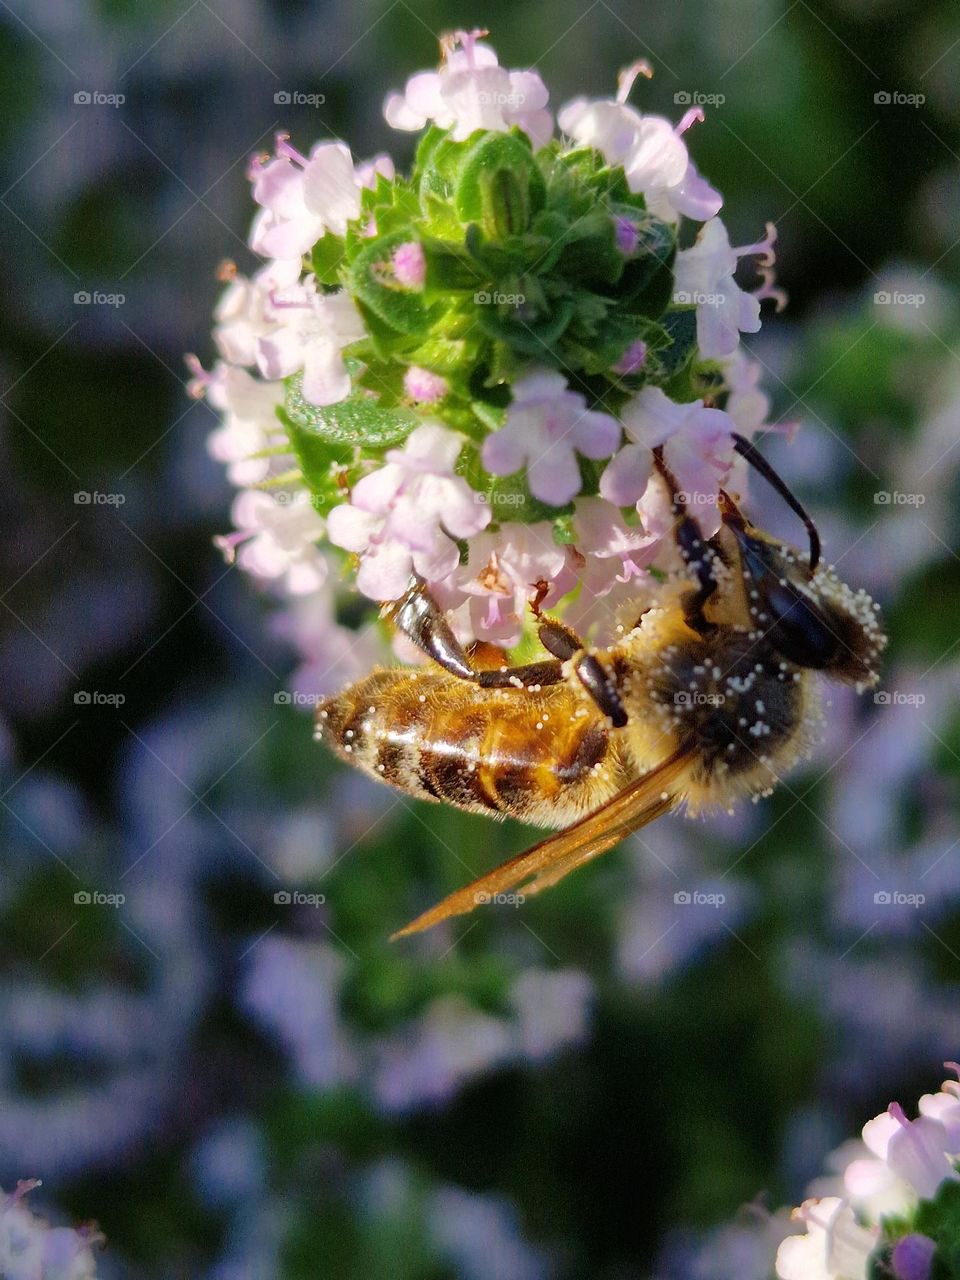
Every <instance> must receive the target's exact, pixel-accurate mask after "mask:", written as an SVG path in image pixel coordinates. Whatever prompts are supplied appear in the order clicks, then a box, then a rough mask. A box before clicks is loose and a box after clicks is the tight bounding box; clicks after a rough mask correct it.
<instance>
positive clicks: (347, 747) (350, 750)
mask: <svg viewBox="0 0 960 1280" xmlns="http://www.w3.org/2000/svg"><path fill="white" fill-rule="evenodd" d="M343 749H344V751H345V752H346V753H347V755H351V754H352V752H353V747H351V745H350V743H349V742H348V743H347V745H346V746H345V747H344V748H343Z"/></svg>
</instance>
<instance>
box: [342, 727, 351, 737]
mask: <svg viewBox="0 0 960 1280" xmlns="http://www.w3.org/2000/svg"><path fill="white" fill-rule="evenodd" d="M343 736H344V737H345V738H352V737H353V730H352V729H348V730H347V732H346V733H345V734H344V735H343Z"/></svg>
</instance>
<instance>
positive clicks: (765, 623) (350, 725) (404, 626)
mask: <svg viewBox="0 0 960 1280" xmlns="http://www.w3.org/2000/svg"><path fill="white" fill-rule="evenodd" d="M734 440H735V447H736V449H737V450H738V452H739V453H740V454H741V455H742V456H743V457H744V458H746V460H747V461H748V462H749V463H750V464H752V465H753V466H754V467H755V468H756V469H757V470H758V471H760V472H761V474H762V475H764V476H765V478H766V479H767V480H768V481H769V482H770V483H771V484H773V485H774V487H775V488H776V489H777V491H778V492H779V493H780V494H781V496H782V497H784V499H785V500H786V501H787V502H788V503H789V504H790V506H791V507H792V508H793V510H794V511H795V512H796V513H797V514H798V515H799V516H800V517H801V518H802V519H803V521H804V523H805V525H806V528H807V532H808V536H809V544H810V549H809V554H807V555H804V554H802V553H801V552H799V551H797V550H796V549H795V548H793V547H790V546H788V545H785V544H783V543H781V542H779V541H778V540H776V539H774V538H771V537H770V536H769V535H768V534H766V533H764V532H763V531H762V530H761V529H759V528H757V527H755V526H753V525H752V524H750V522H749V521H748V520H747V519H746V517H745V516H744V515H743V513H742V512H741V511H740V509H739V507H738V506H737V504H736V503H735V502H734V501H733V499H732V498H731V497H730V496H729V494H727V493H725V492H723V491H721V493H720V514H721V527H720V531H719V533H718V534H717V535H716V536H714V537H713V538H711V539H704V538H703V537H702V535H701V531H700V527H699V525H698V524H697V522H696V520H695V519H694V518H693V517H692V516H691V515H690V514H689V513H688V511H687V509H686V507H685V505H684V503H683V502H682V501H681V500H680V499H679V497H678V495H677V484H676V481H675V480H674V478H673V476H672V475H671V474H670V472H669V470H668V469H667V468H666V466H665V465H664V462H663V458H662V456H661V455H660V454H659V453H658V452H656V451H655V462H656V465H657V469H658V471H659V474H660V478H661V480H662V482H663V483H664V484H665V485H666V486H667V488H668V490H669V492H670V493H671V494H672V495H673V496H672V502H673V513H674V518H675V523H674V539H675V542H676V546H677V548H678V550H679V565H680V568H679V569H678V570H677V571H676V572H675V573H673V574H672V575H670V576H669V577H668V579H667V581H666V582H665V583H664V584H663V587H662V589H661V592H660V594H659V595H658V597H657V603H656V604H655V605H653V606H652V607H647V608H645V609H644V611H643V613H642V614H641V616H640V617H639V618H638V619H637V621H636V624H635V625H634V626H633V627H632V628H631V629H630V630H628V631H626V632H625V633H624V634H623V635H622V636H621V638H620V639H618V640H617V642H616V643H614V644H613V645H611V646H610V647H608V648H604V649H596V650H592V649H590V648H588V647H587V646H586V645H585V644H584V643H583V641H581V639H580V638H579V637H578V636H577V635H576V634H575V633H574V632H573V631H572V630H571V629H570V628H569V627H567V626H566V625H564V624H563V623H562V622H560V621H558V620H556V619H553V618H549V617H547V616H545V615H542V614H541V613H540V611H539V603H538V601H539V599H542V595H540V594H539V593H538V596H536V597H535V598H534V599H533V600H532V602H531V607H532V608H533V609H534V612H535V614H536V616H537V621H538V623H539V631H538V634H539V637H540V641H541V643H542V644H543V647H544V648H545V650H546V651H547V652H548V653H549V654H550V655H551V656H550V657H549V658H547V659H545V660H543V661H540V662H534V663H531V664H529V665H526V666H519V667H513V668H511V667H509V666H506V665H505V655H504V654H503V652H502V651H501V650H498V649H493V647H492V646H483V645H479V646H475V647H474V648H473V649H472V650H470V651H469V652H468V651H465V650H464V649H463V647H462V646H461V645H460V644H459V642H458V641H457V639H456V638H455V636H454V635H453V632H452V630H451V628H450V625H449V623H448V622H447V620H446V618H445V617H444V615H443V613H442V612H441V610H440V609H439V608H438V606H437V605H436V603H435V602H434V601H433V600H432V598H431V597H430V595H429V593H428V592H427V590H426V588H425V584H424V583H423V582H422V581H419V580H414V581H413V582H412V584H411V586H410V589H409V590H408V591H407V593H406V595H405V596H404V597H403V598H402V599H401V600H400V601H398V602H396V603H395V604H394V605H392V606H389V607H388V614H389V616H390V618H391V619H392V621H393V623H394V625H395V626H396V627H397V628H398V629H400V630H401V631H403V632H404V633H405V634H406V635H407V636H408V637H410V638H411V639H412V640H413V641H415V643H416V644H417V645H418V646H419V647H420V648H421V649H422V650H423V652H424V653H425V654H426V655H427V656H428V657H429V658H430V659H432V661H430V662H428V663H427V664H426V665H424V666H423V667H420V668H413V669H411V668H385V669H378V670H375V671H374V672H373V673H372V674H371V675H369V676H367V677H366V678H365V679H363V680H360V681H358V682H357V683H356V684H353V685H351V686H350V687H349V688H347V689H345V690H344V691H343V692H342V693H340V694H339V695H338V696H336V697H333V698H330V699H328V700H326V701H325V702H324V703H323V704H322V705H321V706H320V707H319V708H318V710H317V720H316V736H317V737H318V738H320V739H322V740H323V741H325V742H327V743H329V744H330V746H331V747H332V748H333V749H334V751H335V752H336V753H337V754H338V755H339V756H340V757H341V758H342V759H344V760H345V761H347V762H348V763H350V764H352V765H354V766H355V767H356V768H358V769H361V770H362V771H363V772H364V773H367V774H369V775H370V776H371V777H373V778H377V779H379V780H380V781H382V782H386V783H389V784H390V785H391V786H393V787H396V788H398V789H399V790H400V791H403V792H405V793H406V794H407V795H412V796H416V797H418V798H421V799H425V800H432V801H435V802H443V803H446V804H452V805H455V806H456V807H458V808H461V809H465V810H467V811H469V812H472V813H484V814H487V815H489V816H493V817H495V818H504V817H512V818H517V819H519V820H521V821H523V822H528V823H531V824H534V825H537V826H542V827H549V828H554V829H559V830H557V831H556V833H555V834H554V835H551V836H549V837H548V838H547V839H545V840H543V841H541V842H540V843H539V844H537V845H535V846H534V847H533V848H531V849H529V850H528V851H527V852H526V853H523V854H520V855H519V856H518V857H515V858H513V859H511V860H510V861H508V862H505V863H504V864H503V865H502V866H500V867H497V868H496V869H495V870H493V871H491V872H488V873H487V874H486V875H482V876H480V877H478V878H477V879H476V880H474V881H473V882H472V883H471V884H468V885H466V886H465V887H464V888H462V889H460V890H458V891H457V892H455V893H453V894H451V895H450V896H449V897H447V898H445V899H444V900H443V901H442V902H440V903H439V904H438V905H437V906H435V907H433V908H432V909H431V910H429V911H426V912H425V913H424V914H423V915H421V916H419V917H418V918H417V919H415V920H414V921H413V922H412V923H410V924H408V925H407V926H406V927H405V928H403V929H401V930H400V931H399V932H398V933H396V934H395V935H394V937H402V936H404V935H406V934H410V933H415V932H418V931H420V930H422V929H427V928H430V927H431V926H432V925H435V924H437V923H438V922H439V921H441V920H444V919H446V918H448V917H450V916H455V915H461V914H464V913H466V912H469V911H472V910H473V909H474V907H475V906H477V905H478V904H479V903H483V902H489V901H492V900H494V899H495V898H496V896H497V895H499V894H502V893H504V892H506V891H508V890H511V889H515V888H519V889H520V890H521V891H522V893H523V894H524V895H526V894H532V893H537V892H539V891H540V890H542V889H545V888H547V887H549V886H550V885H553V884H556V883H557V881H559V880H561V879H562V878H563V877H564V876H566V875H567V874H568V873H569V872H571V871H573V870H574V869H575V868H576V867H579V866H581V865H582V864H584V863H586V862H589V861H591V860H592V859H593V858H596V857H598V856H599V855H600V854H602V853H604V852H605V851H606V850H608V849H610V848H611V847H612V846H613V845H615V844H616V843H617V842H618V841H619V840H621V839H622V838H623V837H624V836H626V835H628V834H629V833H631V832H633V831H636V830H638V829H639V828H641V827H643V826H645V825H646V824H647V823H649V822H652V821H653V820H654V819H655V818H658V817H659V816H661V815H662V814H665V813H668V812H670V811H671V810H675V809H678V808H683V809H685V811H686V812H687V813H689V814H691V815H697V814H700V813H704V812H708V811H710V810H714V809H717V808H723V809H728V810H729V809H730V807H731V806H732V804H733V803H734V802H735V801H736V800H738V799H740V798H743V797H748V796H752V797H759V796H761V795H766V794H768V793H769V792H770V790H771V789H772V788H773V786H774V785H775V784H776V783H777V782H778V781H779V779H780V777H781V776H782V775H783V774H784V772H786V770H788V769H789V768H790V767H791V766H792V765H793V764H794V763H795V762H796V761H797V760H798V759H799V758H800V757H801V756H803V755H805V754H806V753H808V752H809V750H810V748H811V747H812V745H813V744H814V742H815V740H816V736H817V728H818V726H819V723H820V719H821V716H820V703H819V696H818V689H817V681H816V679H815V673H816V672H822V673H824V675H826V676H827V677H829V678H831V679H833V680H837V681H841V682H843V683H846V684H851V685H854V686H856V688H857V689H858V691H859V690H862V689H864V688H867V687H869V686H870V685H873V684H875V683H876V680H877V676H878V672H877V662H878V659H879V656H880V653H881V652H882V650H883V648H884V645H885V643H886V640H885V637H884V635H883V633H882V631H881V627H880V621H879V617H878V612H877V609H876V606H875V605H874V603H873V601H872V600H871V599H870V597H869V596H868V595H867V594H866V593H865V592H864V591H862V590H861V591H854V590H852V589H851V588H850V587H848V586H846V585H845V584H844V583H843V582H841V581H840V579H839V578H838V577H837V576H836V575H835V574H834V573H833V571H832V570H831V569H829V568H827V567H825V566H824V565H823V564H822V563H821V562H820V541H819V537H818V535H817V531H816V529H815V527H814V525H813V522H812V521H811V520H810V517H809V516H808V515H807V513H806V512H805V511H804V509H803V507H802V506H801V505H800V503H799V502H798V501H797V499H796V498H795V497H794V496H793V495H792V494H791V493H790V491H789V489H787V487H786V485H785V484H784V482H783V481H782V480H781V479H780V477H779V476H778V475H777V474H776V472H775V471H774V470H773V469H772V468H771V467H770V465H769V463H767V462H766V461H765V460H764V459H763V458H762V456H761V455H760V454H759V453H758V452H757V451H756V450H755V448H754V447H753V445H751V444H750V443H749V442H748V441H747V440H745V439H743V438H742V437H739V436H735V437H734Z"/></svg>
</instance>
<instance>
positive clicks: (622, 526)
mask: <svg viewBox="0 0 960 1280" xmlns="http://www.w3.org/2000/svg"><path fill="white" fill-rule="evenodd" d="M573 530H574V535H575V537H576V548H577V550H578V551H579V552H581V554H582V555H583V557H584V559H585V561H586V564H585V566H584V572H583V579H582V580H583V586H584V590H585V591H589V592H590V593H591V594H592V595H594V596H605V595H608V594H609V593H610V592H611V591H612V590H613V589H614V587H615V585H616V584H617V583H621V584H623V583H627V582H630V581H631V580H632V579H633V578H638V577H645V576H646V566H647V565H648V564H649V563H650V561H651V560H652V558H653V556H654V554H655V551H656V548H657V545H658V543H659V541H660V539H659V536H658V535H657V534H651V533H650V532H648V531H647V530H646V529H644V528H643V527H642V526H639V525H637V526H633V527H630V526H629V525H627V523H626V522H625V521H624V519H623V515H622V514H621V512H620V508H619V507H616V506H614V504H613V503H612V502H608V501H607V500H606V499H605V498H580V499H578V500H577V504H576V509H575V513H574V517H573Z"/></svg>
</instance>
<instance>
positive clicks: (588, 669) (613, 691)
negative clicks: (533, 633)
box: [530, 583, 627, 729]
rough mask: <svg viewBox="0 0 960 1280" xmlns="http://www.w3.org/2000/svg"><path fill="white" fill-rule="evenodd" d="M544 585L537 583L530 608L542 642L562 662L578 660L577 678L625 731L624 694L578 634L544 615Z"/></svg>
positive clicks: (575, 664) (606, 713)
mask: <svg viewBox="0 0 960 1280" xmlns="http://www.w3.org/2000/svg"><path fill="white" fill-rule="evenodd" d="M542 585H543V584H541V583H537V594H536V595H535V596H534V598H533V599H532V600H531V601H530V607H531V609H532V610H533V612H534V614H535V616H536V617H537V618H538V619H539V621H540V627H539V630H538V632H537V634H538V635H539V637H540V643H541V644H542V645H543V647H544V648H545V649H546V651H547V653H552V654H553V656H554V657H555V658H559V660H560V661H561V662H569V661H570V659H571V658H573V659H574V671H575V672H576V673H577V679H578V680H579V681H580V683H581V684H582V685H583V687H584V689H586V691H587V693H589V695H590V697H591V698H592V699H593V700H594V702H595V703H596V704H597V706H598V707H599V708H600V710H601V711H602V712H603V714H604V715H605V716H609V717H610V719H611V721H612V722H613V726H614V728H615V729H622V728H623V726H624V725H625V724H626V723H627V713H626V710H625V709H624V705H623V702H622V701H621V699H620V694H619V692H618V691H617V687H616V685H615V684H614V682H613V678H612V677H611V676H610V674H609V672H608V671H607V669H606V667H604V665H603V663H602V662H601V661H600V659H599V658H597V657H596V656H595V655H594V654H592V653H589V652H588V650H587V646H586V645H585V644H584V642H583V641H582V640H581V639H580V637H579V636H578V635H577V633H576V632H575V631H573V630H572V629H571V628H570V627H568V626H567V625H566V623H563V622H560V621H558V619H556V618H548V617H545V616H544V615H543V614H541V612H540V604H541V602H542V600H543V595H544V593H543V592H542V591H541V587H542Z"/></svg>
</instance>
